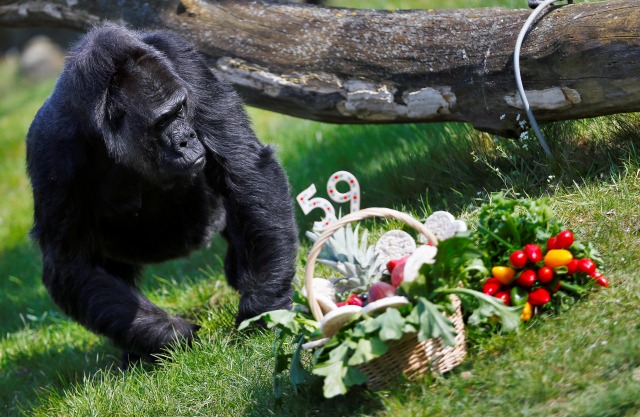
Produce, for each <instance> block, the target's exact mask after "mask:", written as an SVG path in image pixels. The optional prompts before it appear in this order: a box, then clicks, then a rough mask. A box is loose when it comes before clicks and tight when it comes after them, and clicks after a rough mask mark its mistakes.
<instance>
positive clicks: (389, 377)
mask: <svg viewBox="0 0 640 417" xmlns="http://www.w3.org/2000/svg"><path fill="white" fill-rule="evenodd" d="M371 217H385V218H393V219H398V220H401V221H403V222H405V223H406V224H408V225H409V226H411V227H412V228H414V229H415V230H417V231H418V232H419V233H421V234H422V235H423V236H425V237H426V238H427V239H428V241H429V242H431V244H433V245H437V244H438V239H437V238H436V237H435V236H434V234H433V233H431V232H430V231H429V230H428V229H427V228H426V227H425V226H424V225H423V224H422V223H421V222H419V221H418V220H416V219H414V218H413V217H411V216H409V215H407V214H405V213H402V212H399V211H396V210H391V209H387V208H367V209H362V210H359V211H357V212H355V213H351V214H349V215H346V216H344V217H342V218H340V219H339V220H338V221H337V222H335V223H333V224H331V225H330V226H329V227H327V228H326V229H325V231H324V233H322V235H321V236H320V237H319V238H318V240H316V242H315V244H314V245H313V247H312V248H311V251H310V252H309V256H308V258H307V266H306V270H305V288H306V291H307V299H308V301H309V307H310V309H311V313H312V314H313V317H314V318H315V319H316V320H317V321H320V320H322V317H323V314H322V310H321V309H320V306H319V305H318V302H317V300H316V298H315V295H314V293H313V287H312V281H313V271H314V268H315V264H316V260H317V259H318V255H319V254H320V251H321V250H322V247H323V246H324V244H325V242H326V241H327V240H329V238H330V237H331V236H332V235H333V234H334V233H335V232H336V231H337V230H339V229H340V228H341V227H343V226H344V225H346V224H348V223H352V222H356V221H359V220H363V219H367V218H371ZM451 301H452V304H453V306H454V308H455V312H454V313H453V315H452V316H448V318H449V319H450V320H451V321H452V323H453V325H454V328H455V330H456V333H457V335H456V339H455V340H456V344H455V346H446V345H445V344H444V343H443V342H442V339H440V338H435V339H429V340H425V341H423V342H419V341H418V338H417V335H416V334H415V333H407V334H405V335H404V336H403V337H402V338H401V339H400V340H393V341H389V342H387V344H388V345H389V350H388V352H387V353H386V354H384V355H382V356H380V357H378V358H376V359H374V360H372V361H370V362H368V363H366V364H363V365H360V366H358V369H359V370H360V371H362V372H363V373H364V374H365V375H366V376H367V377H368V379H369V381H368V386H369V387H370V388H372V389H376V390H377V389H384V388H386V387H388V386H389V384H390V383H391V382H393V381H395V380H397V379H398V378H399V377H400V376H401V375H403V374H404V375H405V376H406V377H408V378H413V377H417V376H420V375H423V374H425V373H427V372H433V373H444V372H447V371H450V370H451V369H453V368H454V367H456V366H457V365H459V364H460V363H461V362H462V360H463V359H464V357H465V355H466V346H465V331H464V321H463V319H462V310H461V305H460V299H459V298H458V297H457V296H455V295H451Z"/></svg>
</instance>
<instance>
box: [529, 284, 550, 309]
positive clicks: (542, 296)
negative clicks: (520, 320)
mask: <svg viewBox="0 0 640 417" xmlns="http://www.w3.org/2000/svg"><path fill="white" fill-rule="evenodd" d="M527 301H528V302H529V303H530V304H531V305H532V306H541V305H544V304H547V303H548V302H549V301H551V296H550V295H549V291H547V290H545V289H544V288H538V289H535V290H533V291H531V292H530V293H529V298H527Z"/></svg>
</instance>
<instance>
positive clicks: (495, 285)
mask: <svg viewBox="0 0 640 417" xmlns="http://www.w3.org/2000/svg"><path fill="white" fill-rule="evenodd" d="M500 287H502V283H501V282H500V280H499V279H498V278H496V277H491V278H489V279H488V280H486V281H485V282H484V286H483V287H482V292H483V293H485V294H487V295H494V294H495V293H497V292H498V290H499V289H500Z"/></svg>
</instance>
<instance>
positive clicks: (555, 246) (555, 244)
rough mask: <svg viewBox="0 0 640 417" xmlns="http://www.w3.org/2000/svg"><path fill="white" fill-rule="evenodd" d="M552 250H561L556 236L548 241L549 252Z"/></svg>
mask: <svg viewBox="0 0 640 417" xmlns="http://www.w3.org/2000/svg"><path fill="white" fill-rule="evenodd" d="M551 249H560V248H559V247H558V239H557V238H556V237H555V236H553V237H550V238H549V239H548V240H547V250H551Z"/></svg>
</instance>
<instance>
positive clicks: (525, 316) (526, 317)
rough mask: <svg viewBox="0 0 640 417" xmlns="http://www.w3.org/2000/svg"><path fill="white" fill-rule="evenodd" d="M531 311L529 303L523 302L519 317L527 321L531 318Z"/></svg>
mask: <svg viewBox="0 0 640 417" xmlns="http://www.w3.org/2000/svg"><path fill="white" fill-rule="evenodd" d="M532 313H533V308H532V307H531V303H529V302H526V303H524V307H523V308H522V314H521V315H520V318H521V319H522V321H529V320H531V316H532Z"/></svg>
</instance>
